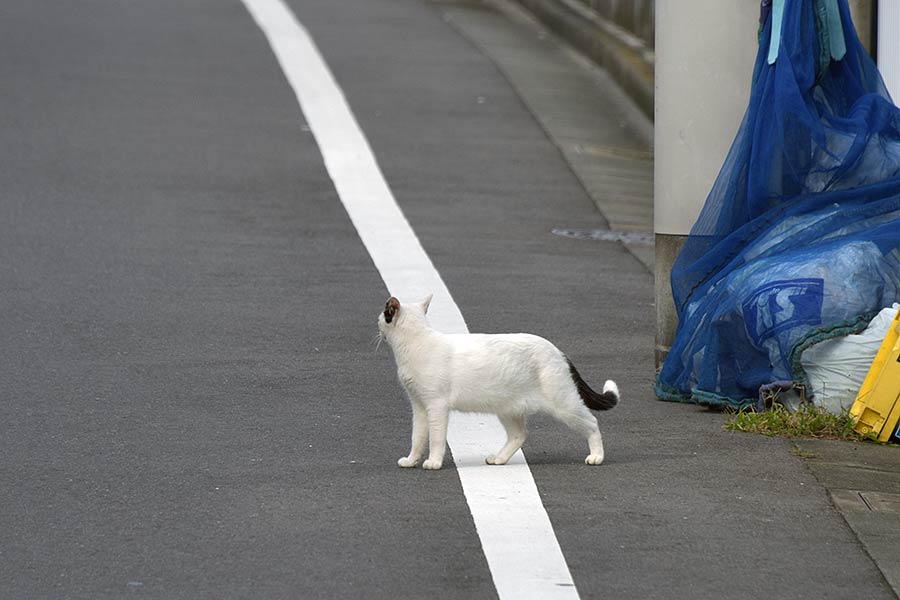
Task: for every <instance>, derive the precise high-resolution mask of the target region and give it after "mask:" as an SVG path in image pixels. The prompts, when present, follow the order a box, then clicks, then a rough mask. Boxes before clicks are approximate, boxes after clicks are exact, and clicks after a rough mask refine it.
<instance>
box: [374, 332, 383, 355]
mask: <svg viewBox="0 0 900 600" xmlns="http://www.w3.org/2000/svg"><path fill="white" fill-rule="evenodd" d="M383 341H384V336H383V335H381V332H380V331H379V332H378V335H376V336H375V339H374V340H372V343H373V344H375V352H378V349H379V348H381V342H383Z"/></svg>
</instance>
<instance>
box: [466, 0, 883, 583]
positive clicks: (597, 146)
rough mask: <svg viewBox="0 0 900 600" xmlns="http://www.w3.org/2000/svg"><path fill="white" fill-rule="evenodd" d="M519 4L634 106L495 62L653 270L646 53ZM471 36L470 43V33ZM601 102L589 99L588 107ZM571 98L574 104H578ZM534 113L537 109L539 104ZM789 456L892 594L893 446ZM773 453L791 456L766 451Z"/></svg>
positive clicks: (844, 445) (566, 10)
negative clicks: (540, 83)
mask: <svg viewBox="0 0 900 600" xmlns="http://www.w3.org/2000/svg"><path fill="white" fill-rule="evenodd" d="M518 2H519V3H520V4H521V5H523V6H525V7H526V8H528V9H529V10H531V11H533V13H534V14H535V15H536V16H537V17H538V18H539V19H540V20H541V21H542V22H543V23H544V24H545V25H546V26H547V27H549V28H550V29H552V30H554V31H555V32H556V34H557V35H559V36H560V37H561V38H562V40H564V43H569V44H571V46H574V47H575V48H577V49H578V50H579V51H581V52H583V53H584V54H586V55H587V56H588V57H589V58H591V59H593V60H594V61H595V62H596V63H597V64H599V65H601V66H603V67H605V68H606V70H607V71H608V73H607V72H604V71H603V70H600V71H599V72H598V73H597V74H596V77H598V78H610V77H612V78H613V79H614V80H615V81H616V82H617V83H618V85H619V86H621V88H623V89H624V90H625V92H624V93H627V94H628V96H629V97H630V98H631V100H632V101H633V105H634V106H635V107H636V109H635V110H634V111H631V112H629V113H628V114H622V113H621V112H620V113H619V114H616V115H610V114H609V113H607V112H606V111H602V110H594V111H593V112H591V113H590V114H584V113H583V110H584V109H583V108H581V109H579V110H576V111H568V106H569V105H568V104H567V102H566V99H565V93H566V92H565V90H560V91H559V92H558V93H557V94H550V95H546V96H545V95H542V94H540V93H534V92H533V91H532V92H530V91H529V85H528V75H527V69H526V68H521V69H517V68H515V67H506V68H504V67H503V66H502V60H500V61H498V62H500V63H501V68H503V69H504V71H505V72H506V74H507V77H508V78H509V79H510V81H511V82H512V83H513V85H514V86H516V87H517V88H518V89H519V91H520V93H521V94H522V96H523V98H525V101H526V103H529V104H531V103H532V102H534V103H538V102H540V101H545V102H548V103H550V104H551V105H554V106H555V110H551V111H550V112H551V113H553V114H554V118H553V119H552V120H545V121H546V122H544V123H543V125H544V127H545V129H546V130H547V132H548V134H549V135H550V136H551V137H554V138H555V139H557V144H558V146H559V147H560V149H561V151H562V152H563V154H564V155H565V156H566V159H567V160H568V162H569V164H570V165H571V168H572V170H573V171H574V172H575V173H576V175H578V177H579V178H580V179H581V181H582V182H583V183H584V185H585V188H586V189H587V190H588V192H589V193H590V195H591V196H592V198H593V199H594V201H595V203H596V204H597V207H598V208H599V210H600V212H601V213H602V214H603V216H604V217H605V218H606V220H607V221H608V222H609V224H610V229H611V230H614V231H620V232H622V231H628V232H637V233H639V234H643V235H644V236H645V237H638V238H633V239H631V240H628V238H623V239H622V241H623V243H625V245H626V247H627V248H628V249H629V251H631V252H632V253H633V254H635V256H637V257H638V258H639V259H640V260H641V261H642V262H643V263H644V264H645V265H646V266H647V267H648V268H650V269H651V272H652V262H653V247H652V239H653V237H652V232H653V223H652V183H653V159H652V122H650V121H649V120H648V119H647V116H648V115H650V114H652V110H653V109H652V107H653V99H652V93H653V73H652V54H651V55H648V54H647V52H644V51H641V50H640V48H637V49H636V48H635V47H633V46H629V45H628V43H627V39H625V40H624V41H623V38H622V36H620V35H612V34H611V33H610V31H611V30H613V29H615V26H610V24H608V23H606V22H604V21H603V19H601V18H600V17H599V16H597V15H596V14H592V11H590V10H588V9H586V8H584V6H583V5H580V4H578V3H577V2H574V1H572V0H518ZM501 6H504V7H505V9H504V10H505V12H506V14H507V15H508V16H509V17H510V18H511V19H512V20H514V21H516V20H517V21H520V22H521V21H522V19H523V17H522V16H521V15H520V14H518V13H517V11H515V10H511V9H510V8H509V7H508V6H507V5H501ZM532 26H534V27H537V25H532ZM474 41H475V42H476V43H478V40H474ZM482 47H483V49H485V51H486V52H487V53H488V54H492V53H493V55H495V60H497V59H496V55H497V53H498V52H499V50H498V49H496V48H486V47H484V46H482ZM519 49H520V50H521V48H519ZM541 50H542V49H540V48H534V52H535V57H534V60H535V63H534V64H541V65H542V64H543V63H546V62H555V63H556V64H557V68H564V67H559V66H558V65H559V64H560V63H563V62H565V60H566V58H568V59H569V60H571V56H570V57H563V56H560V54H559V51H558V50H556V49H555V48H554V46H553V45H549V44H548V45H547V47H546V48H543V53H542V54H540V53H541ZM548 50H549V52H548ZM539 54H540V56H538V55H539ZM525 66H529V65H523V67H525ZM540 68H544V67H543V66H541V67H540ZM575 93H579V92H575ZM648 96H649V97H648ZM532 98H533V99H532ZM618 100H619V98H616V102H612V103H610V104H611V105H616V104H618V103H619V102H618ZM554 103H555V104H554ZM604 104H605V103H603V102H602V101H598V102H597V103H596V104H595V106H603V105H604ZM571 105H572V106H580V107H583V106H584V102H583V101H582V102H580V103H571ZM534 112H535V113H536V114H537V115H540V114H541V113H542V112H543V111H541V110H536V111H534ZM539 118H540V117H539ZM610 121H612V122H613V123H616V122H617V123H618V127H610V125H609V124H610ZM568 130H571V131H577V132H578V136H579V137H578V139H577V141H575V140H569V139H568V138H567V137H566V131H568ZM572 233H573V234H577V233H578V232H574V231H573V232H572ZM582 234H584V232H582ZM635 239H637V240H639V241H635ZM794 454H796V455H797V456H799V457H801V458H802V459H803V461H804V463H805V464H806V467H807V468H808V470H809V471H810V472H811V473H812V474H813V475H814V477H815V479H816V480H817V481H818V482H819V484H820V485H821V486H822V487H823V488H825V490H827V492H828V495H829V497H830V499H831V502H832V504H833V506H834V508H835V509H836V510H837V511H838V512H839V513H840V514H841V515H842V516H843V518H844V520H845V521H846V523H847V524H848V526H849V527H850V529H851V530H852V531H853V533H854V534H855V535H856V537H857V538H858V539H859V541H860V543H861V545H862V547H863V548H864V549H865V551H866V552H867V553H868V555H869V556H870V557H871V559H872V561H873V562H874V563H875V565H876V566H877V567H878V569H879V570H880V571H881V573H882V574H883V575H884V578H885V579H886V581H887V582H888V584H889V585H890V586H891V588H892V589H893V591H894V593H895V594H896V595H897V596H898V597H900V448H897V447H892V446H882V445H877V444H854V443H848V442H840V441H828V440H802V441H799V442H795V444H794ZM772 460H791V458H790V457H782V456H773V457H772Z"/></svg>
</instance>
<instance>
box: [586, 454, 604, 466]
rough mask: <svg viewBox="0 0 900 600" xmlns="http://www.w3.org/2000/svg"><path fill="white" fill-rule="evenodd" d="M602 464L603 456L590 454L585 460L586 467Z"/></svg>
mask: <svg viewBox="0 0 900 600" xmlns="http://www.w3.org/2000/svg"><path fill="white" fill-rule="evenodd" d="M602 462H603V455H602V454H589V455H588V457H587V458H585V459H584V464H586V465H599V464H600V463H602Z"/></svg>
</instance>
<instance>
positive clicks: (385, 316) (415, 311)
mask: <svg viewBox="0 0 900 600" xmlns="http://www.w3.org/2000/svg"><path fill="white" fill-rule="evenodd" d="M432 297H433V295H432V294H429V295H428V297H427V298H425V300H423V301H421V302H414V303H404V304H400V301H399V300H397V299H396V298H395V297H393V296H391V297H390V299H388V301H387V302H386V303H385V305H384V310H383V311H382V312H381V313H380V314H379V315H378V331H379V332H380V333H381V336H382V337H384V338H387V337H388V336H389V335H390V334H392V333H394V332H396V331H399V330H408V329H411V328H414V327H415V326H417V325H426V324H427V321H426V320H425V315H426V314H427V313H428V306H429V305H430V304H431V298H432Z"/></svg>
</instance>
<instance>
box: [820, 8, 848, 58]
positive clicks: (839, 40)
mask: <svg viewBox="0 0 900 600" xmlns="http://www.w3.org/2000/svg"><path fill="white" fill-rule="evenodd" d="M824 1H825V12H826V14H827V15H828V40H829V42H830V44H831V58H833V59H834V60H841V59H842V58H844V55H845V54H847V42H846V41H845V40H844V28H843V27H842V26H841V11H840V10H839V9H838V3H837V0H824Z"/></svg>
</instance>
